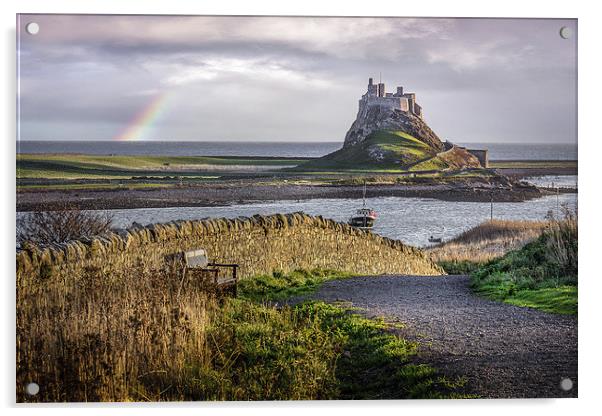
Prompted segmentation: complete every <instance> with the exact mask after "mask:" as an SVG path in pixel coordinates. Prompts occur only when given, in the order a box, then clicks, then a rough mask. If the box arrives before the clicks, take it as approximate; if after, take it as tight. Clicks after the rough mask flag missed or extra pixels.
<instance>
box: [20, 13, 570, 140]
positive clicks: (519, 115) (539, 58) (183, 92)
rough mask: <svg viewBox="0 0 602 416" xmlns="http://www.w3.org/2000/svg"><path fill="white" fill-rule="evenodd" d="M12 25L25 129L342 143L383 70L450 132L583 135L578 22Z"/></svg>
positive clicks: (49, 21) (33, 135)
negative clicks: (568, 32)
mask: <svg viewBox="0 0 602 416" xmlns="http://www.w3.org/2000/svg"><path fill="white" fill-rule="evenodd" d="M31 22H35V23H38V25H39V32H38V33H37V34H35V35H31V34H28V33H27V32H26V29H25V28H26V25H27V24H28V23H31ZM561 27H568V28H570V29H572V32H573V36H572V37H571V38H569V39H563V38H562V37H561V36H560V34H559V31H560V28H561ZM17 30H18V41H17V53H18V77H19V88H18V94H19V97H18V103H19V108H18V116H19V137H20V139H21V140H174V141H180V140H199V141H307V142H316V141H342V140H343V139H344V136H345V133H346V131H347V130H348V129H349V127H350V125H351V123H352V122H353V120H354V119H355V117H356V113H357V107H358V100H359V98H360V97H361V95H362V94H364V93H365V91H366V88H367V87H366V85H367V81H368V78H369V77H373V78H374V79H375V80H378V79H379V77H381V76H382V81H383V82H384V83H385V84H386V87H387V91H394V90H395V87H396V86H398V85H402V86H403V87H404V90H405V91H408V92H415V93H416V96H417V102H418V103H419V104H420V105H421V106H422V107H423V110H424V117H425V120H426V122H427V123H428V124H429V126H430V127H431V128H433V130H434V131H435V132H436V133H437V134H438V135H439V137H441V138H442V139H449V140H452V141H457V142H508V143H520V142H528V143H548V142H549V143H575V142H576V140H577V137H576V122H577V119H576V117H577V107H576V106H577V101H576V94H577V91H576V77H577V67H576V62H577V61H576V58H577V57H576V53H577V39H576V37H577V36H576V34H577V23H576V20H570V19H569V20H553V19H552V20H551V19H455V18H451V19H443V18H428V19H427V18H316V17H313V18H312V17H234V16H233V17H223V16H222V17H220V16H107V15H104V16H101V15H20V18H19V19H18V28H17Z"/></svg>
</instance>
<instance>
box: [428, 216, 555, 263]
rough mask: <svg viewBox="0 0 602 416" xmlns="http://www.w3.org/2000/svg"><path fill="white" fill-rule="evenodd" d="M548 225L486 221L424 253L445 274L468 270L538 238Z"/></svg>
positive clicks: (529, 222) (511, 221) (534, 222)
mask: <svg viewBox="0 0 602 416" xmlns="http://www.w3.org/2000/svg"><path fill="white" fill-rule="evenodd" d="M549 226H550V222H549V221H517V220H490V221H485V222H483V223H482V224H479V225H477V226H476V227H473V228H471V229H469V230H467V231H465V232H463V233H462V234H460V235H459V236H457V237H455V238H453V239H452V240H449V241H446V242H444V243H443V244H439V245H436V246H433V247H431V248H428V249H427V253H428V254H429V255H430V257H431V258H432V259H433V260H434V261H435V262H437V263H439V264H440V265H442V266H443V268H444V269H445V270H446V271H447V272H448V273H469V272H470V271H472V270H474V269H476V268H477V267H478V266H479V265H482V264H485V263H487V262H488V261H491V260H493V259H496V258H499V257H501V256H503V255H504V254H506V253H508V252H509V251H512V250H516V249H519V248H520V247H522V246H524V245H525V244H527V243H529V242H531V241H533V240H535V239H537V238H538V237H539V236H540V235H541V233H542V232H543V231H544V230H545V229H547V228H549Z"/></svg>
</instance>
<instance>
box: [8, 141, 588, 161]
mask: <svg viewBox="0 0 602 416" xmlns="http://www.w3.org/2000/svg"><path fill="white" fill-rule="evenodd" d="M458 144H460V145H462V146H466V147H468V148H473V149H489V159H490V160H577V144H576V143H462V142H459V143H458ZM342 145H343V143H342V142H340V141H323V142H294V141H280V142H267V141H266V142H260V141H253V142H251V141H249V142H224V141H222V142H220V141H198V142H193V141H187V142H181V141H155V140H153V141H108V140H105V141H89V140H86V141H84V140H81V141H52V140H45V141H29V140H21V141H19V142H17V153H58V154H61V153H63V154H65V153H71V154H73V153H79V154H92V155H142V156H272V157H321V156H324V155H326V154H328V153H331V152H334V151H335V150H337V149H340V148H341V146H342Z"/></svg>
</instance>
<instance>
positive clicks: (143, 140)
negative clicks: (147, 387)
mask: <svg viewBox="0 0 602 416" xmlns="http://www.w3.org/2000/svg"><path fill="white" fill-rule="evenodd" d="M446 140H447V139H442V141H446ZM19 141H21V142H52V143H58V142H107V143H141V142H156V143H186V142H189V143H242V144H244V143H267V144H269V143H308V144H311V143H340V144H343V142H344V140H241V139H235V140H172V139H141V140H116V139H17V143H18V142H19ZM449 141H450V142H452V143H478V144H507V145H522V144H525V145H533V144H537V145H558V146H564V145H573V144H574V145H578V142H577V141H571V142H560V141H559V142H553V143H549V142H535V141H533V142H525V141H521V142H507V141H468V140H452V139H449Z"/></svg>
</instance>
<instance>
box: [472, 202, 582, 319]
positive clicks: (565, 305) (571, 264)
mask: <svg viewBox="0 0 602 416" xmlns="http://www.w3.org/2000/svg"><path fill="white" fill-rule="evenodd" d="M576 215H577V214H576V213H573V212H571V211H569V210H568V209H565V210H564V217H563V218H561V219H559V218H554V217H553V216H551V217H549V220H550V221H549V222H548V228H547V229H546V230H545V231H544V232H543V233H542V234H541V236H540V237H539V238H537V239H536V240H534V241H532V242H530V243H528V244H526V245H525V246H524V247H522V248H521V249H519V250H514V251H511V252H508V253H507V254H506V255H504V256H503V257H501V258H499V259H495V260H492V261H490V262H488V263H486V264H485V265H483V266H481V267H479V268H477V269H476V270H475V271H473V272H472V273H471V278H472V286H473V288H474V290H475V291H476V292H477V293H479V294H481V295H484V296H487V297H489V298H492V299H496V300H501V301H504V302H507V303H512V304H515V305H519V306H529V307H533V308H538V309H542V310H545V311H548V312H556V313H566V314H576V313H577V283H578V279H577V273H578V270H577V268H578V259H577V254H578V247H577V245H578V238H577V237H578V230H577V228H578V227H577V216H576Z"/></svg>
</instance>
